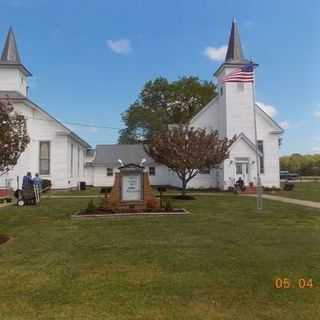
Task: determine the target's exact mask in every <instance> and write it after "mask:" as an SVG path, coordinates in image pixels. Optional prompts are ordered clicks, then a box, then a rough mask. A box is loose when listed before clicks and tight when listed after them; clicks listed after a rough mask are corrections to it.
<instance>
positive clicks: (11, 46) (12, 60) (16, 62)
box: [0, 27, 31, 76]
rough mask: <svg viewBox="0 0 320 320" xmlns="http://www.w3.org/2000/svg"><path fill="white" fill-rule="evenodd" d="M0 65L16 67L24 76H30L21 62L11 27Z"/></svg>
mask: <svg viewBox="0 0 320 320" xmlns="http://www.w3.org/2000/svg"><path fill="white" fill-rule="evenodd" d="M0 65H1V66H7V67H12V66H15V67H18V68H20V69H21V71H22V72H23V73H24V74H25V75H27V76H31V73H30V71H29V70H28V69H27V68H26V67H25V66H24V65H23V64H22V62H21V58H20V54H19V50H18V46H17V42H16V38H15V35H14V32H13V29H12V27H10V29H9V32H8V35H7V38H6V42H5V45H4V48H3V51H2V54H1V59H0Z"/></svg>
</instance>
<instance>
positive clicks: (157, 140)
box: [144, 126, 235, 195]
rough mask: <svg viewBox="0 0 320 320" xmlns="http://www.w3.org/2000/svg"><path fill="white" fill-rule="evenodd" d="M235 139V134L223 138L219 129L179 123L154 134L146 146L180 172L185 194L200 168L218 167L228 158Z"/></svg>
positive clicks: (157, 160) (151, 153)
mask: <svg viewBox="0 0 320 320" xmlns="http://www.w3.org/2000/svg"><path fill="white" fill-rule="evenodd" d="M234 141H235V137H234V138H233V139H227V138H222V139H220V138H219V135H218V132H217V131H208V130H206V129H195V128H192V127H188V126H179V127H174V128H172V129H169V130H165V131H161V132H159V133H157V134H155V135H153V136H152V137H151V138H150V139H149V141H148V143H147V144H146V145H145V146H144V148H145V151H146V153H147V154H148V155H149V156H150V157H151V158H152V159H153V160H154V161H155V162H157V163H160V164H163V165H165V166H167V167H168V168H170V169H171V170H172V171H174V172H175V173H176V174H177V176H178V177H179V178H180V180H181V185H182V194H183V195H184V194H185V191H186V188H187V184H188V182H189V181H190V180H191V179H193V178H194V177H195V176H196V175H197V174H198V173H199V172H200V170H207V169H210V168H216V167H217V166H219V165H220V164H221V163H222V162H223V161H224V160H225V159H227V158H228V157H229V149H230V146H231V145H232V143H233V142H234Z"/></svg>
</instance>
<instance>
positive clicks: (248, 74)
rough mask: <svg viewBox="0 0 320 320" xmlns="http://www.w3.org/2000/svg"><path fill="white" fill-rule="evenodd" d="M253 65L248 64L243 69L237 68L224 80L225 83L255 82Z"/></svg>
mask: <svg viewBox="0 0 320 320" xmlns="http://www.w3.org/2000/svg"><path fill="white" fill-rule="evenodd" d="M253 71H254V66H253V63H248V64H246V65H245V66H243V67H241V68H237V69H235V70H233V71H232V72H230V73H229V74H227V75H226V76H224V77H223V78H222V83H225V82H253V81H254V72H253Z"/></svg>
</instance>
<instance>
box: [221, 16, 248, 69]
mask: <svg viewBox="0 0 320 320" xmlns="http://www.w3.org/2000/svg"><path fill="white" fill-rule="evenodd" d="M225 62H227V63H228V62H229V63H230V62H231V63H232V62H233V63H245V62H246V60H245V59H244V55H243V51H242V47H241V41H240V34H239V30H238V25H237V22H236V19H235V18H233V21H232V27H231V32H230V37H229V44H228V50H227V54H226V59H225Z"/></svg>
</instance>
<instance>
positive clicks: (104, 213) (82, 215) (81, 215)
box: [71, 208, 190, 219]
mask: <svg viewBox="0 0 320 320" xmlns="http://www.w3.org/2000/svg"><path fill="white" fill-rule="evenodd" d="M186 214H190V212H188V211H187V210H185V209H180V208H178V209H171V210H170V211H166V210H164V209H157V210H156V209H154V210H144V211H142V210H140V211H138V210H134V209H133V210H125V211H122V210H117V211H116V212H115V211H113V210H110V209H101V208H98V209H94V210H90V211H88V210H84V211H80V212H77V213H76V214H74V215H72V216H71V218H72V219H89V218H94V219H95V218H122V217H123V218H125V217H144V216H149V217H151V216H154V217H155V216H165V215H186Z"/></svg>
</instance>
